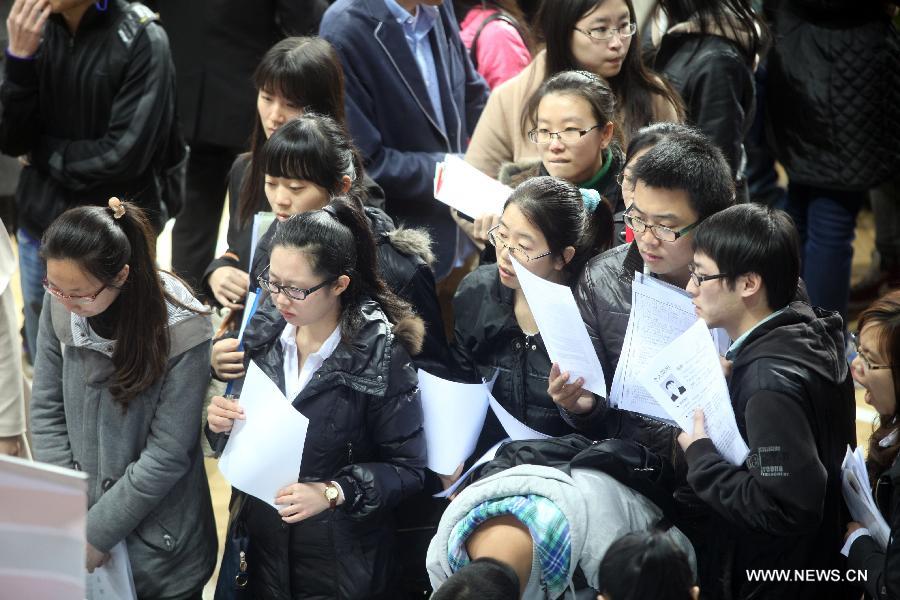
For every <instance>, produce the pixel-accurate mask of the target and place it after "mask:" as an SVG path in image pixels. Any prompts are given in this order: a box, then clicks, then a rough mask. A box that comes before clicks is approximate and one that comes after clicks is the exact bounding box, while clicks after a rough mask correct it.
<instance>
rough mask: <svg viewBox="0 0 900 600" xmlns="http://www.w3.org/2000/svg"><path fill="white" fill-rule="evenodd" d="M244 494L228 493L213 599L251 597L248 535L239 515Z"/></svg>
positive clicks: (236, 599) (244, 500) (230, 599)
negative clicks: (227, 516)
mask: <svg viewBox="0 0 900 600" xmlns="http://www.w3.org/2000/svg"><path fill="white" fill-rule="evenodd" d="M246 500H247V495H246V494H244V493H243V492H239V491H237V490H235V491H234V492H233V493H232V496H231V502H230V503H229V507H228V512H229V518H228V532H227V533H226V535H225V550H224V552H223V553H222V564H221V566H220V567H219V578H218V579H217V580H216V594H215V596H214V600H242V599H244V598H249V597H250V588H249V585H248V584H249V583H250V579H249V576H248V573H247V550H248V548H249V546H250V536H249V535H247V528H246V525H245V524H244V520H243V519H242V518H241V509H243V507H244V503H245V502H246Z"/></svg>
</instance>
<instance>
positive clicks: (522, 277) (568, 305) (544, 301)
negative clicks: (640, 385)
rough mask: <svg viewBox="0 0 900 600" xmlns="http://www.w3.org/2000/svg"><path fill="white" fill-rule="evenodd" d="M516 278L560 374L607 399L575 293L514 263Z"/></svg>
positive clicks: (603, 382) (601, 372) (514, 260)
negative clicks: (565, 373) (580, 381)
mask: <svg viewBox="0 0 900 600" xmlns="http://www.w3.org/2000/svg"><path fill="white" fill-rule="evenodd" d="M511 261H512V264H513V269H514V270H515V272H516V278H518V280H519V285H520V286H521V287H522V293H523V294H525V300H526V301H527V302H528V308H529V309H531V314H532V315H533V316H534V320H535V322H536V323H537V325H538V330H540V332H541V338H543V340H544V345H545V346H547V354H548V355H549V356H550V360H552V361H553V362H555V363H557V364H558V365H559V368H560V371H561V372H566V371H568V372H569V381H570V382H571V381H575V380H576V379H578V378H579V377H583V378H584V389H586V390H589V391H591V392H594V393H595V394H597V395H598V396H602V397H605V396H606V379H605V378H604V376H603V368H602V367H601V366H600V361H599V360H598V359H597V353H596V351H595V350H594V345H593V344H592V343H591V338H590V336H588V332H587V328H586V327H585V326H584V321H583V320H582V318H581V312H580V311H579V310H578V304H576V302H575V297H574V296H573V295H572V290H570V289H569V288H568V287H566V286H564V285H559V284H557V283H553V282H552V281H547V280H546V279H541V278H540V277H538V276H537V275H535V274H533V273H532V272H531V271H529V270H528V269H527V268H525V267H523V266H522V265H521V264H519V262H518V261H516V259H515V258H512V259H511Z"/></svg>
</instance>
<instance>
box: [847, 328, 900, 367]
mask: <svg viewBox="0 0 900 600" xmlns="http://www.w3.org/2000/svg"><path fill="white" fill-rule="evenodd" d="M850 339H851V340H853V345H854V346H856V355H857V356H859V358H860V359H862V364H863V373H865V372H866V371H882V370H884V369H893V368H894V365H873V364H872V361H870V360H869V357H867V356H866V355H865V354H863V353H862V352H860V350H859V332H858V331H854V332H852V333H851V334H850Z"/></svg>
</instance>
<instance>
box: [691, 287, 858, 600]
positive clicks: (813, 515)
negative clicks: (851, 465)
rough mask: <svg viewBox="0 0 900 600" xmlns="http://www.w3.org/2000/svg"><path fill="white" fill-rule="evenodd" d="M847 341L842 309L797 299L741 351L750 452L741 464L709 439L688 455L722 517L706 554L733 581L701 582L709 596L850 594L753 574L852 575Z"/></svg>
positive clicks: (737, 395) (737, 398) (738, 364)
mask: <svg viewBox="0 0 900 600" xmlns="http://www.w3.org/2000/svg"><path fill="white" fill-rule="evenodd" d="M843 339H844V338H843V331H842V322H841V318H840V316H839V315H838V314H837V313H831V312H826V311H823V310H821V309H814V308H811V307H810V306H809V305H808V304H805V303H802V302H793V303H791V304H790V305H789V306H788V307H787V308H785V309H784V310H783V311H782V312H780V313H778V314H777V315H775V316H774V317H773V318H771V319H770V320H769V321H766V322H765V323H762V324H760V325H759V326H758V327H757V328H756V329H755V330H753V331H752V332H751V333H750V335H749V336H748V337H747V339H746V340H745V341H744V342H743V344H742V345H741V346H740V347H739V348H738V349H737V350H736V351H735V352H734V356H733V357H732V360H733V361H734V364H733V371H732V375H731V380H730V382H729V386H728V387H729V392H730V394H731V403H732V406H733V407H734V413H735V418H736V419H737V425H738V429H739V430H740V432H741V435H742V436H743V438H744V439H745V441H746V442H747V445H748V446H749V447H750V455H749V457H748V458H747V460H746V462H745V463H744V464H743V465H741V466H735V465H732V464H730V463H729V462H727V461H726V460H725V459H724V458H723V457H722V456H721V455H720V454H719V453H718V452H717V451H716V449H715V447H714V446H713V444H712V442H711V441H710V440H709V439H701V440H698V441H697V442H695V443H694V444H692V445H691V446H690V447H689V448H688V449H687V451H686V452H685V458H686V460H687V463H688V482H689V483H690V485H691V487H692V488H693V489H694V490H695V491H696V493H697V495H698V496H699V497H700V498H701V499H702V500H703V501H705V502H706V503H707V504H709V505H710V507H712V508H713V509H714V510H715V512H716V513H718V515H719V517H721V518H722V519H721V521H719V522H718V523H717V524H716V526H715V527H713V528H710V529H711V531H712V530H714V531H715V533H713V534H712V535H711V536H710V538H709V539H708V542H709V543H707V544H705V545H704V547H701V548H698V551H699V552H700V553H701V554H702V555H705V556H701V557H700V559H701V560H704V559H706V560H708V561H709V560H712V561H714V562H715V563H716V564H717V566H718V567H719V569H718V573H719V574H720V575H724V578H723V579H719V578H718V577H717V578H716V580H714V581H701V586H703V585H704V584H706V585H705V587H703V588H702V589H704V591H705V597H709V598H717V597H735V598H767V599H768V598H790V599H792V600H793V599H796V598H843V597H847V593H846V590H845V588H844V587H843V586H842V585H841V584H839V583H835V582H826V583H823V584H821V585H816V584H814V583H811V582H808V581H807V582H804V581H799V580H798V578H797V577H795V574H794V573H793V572H792V573H791V576H792V581H791V582H790V583H784V582H781V583H772V582H755V581H748V576H747V574H746V571H745V570H746V569H790V570H792V571H793V569H800V570H806V569H841V571H843V568H844V565H843V559H842V557H841V556H840V555H839V554H838V550H839V549H840V547H841V539H842V535H843V532H844V526H845V524H846V522H847V521H848V520H849V519H847V518H846V516H845V515H844V510H843V501H842V498H841V481H840V468H841V461H842V459H843V456H844V452H845V450H846V447H847V444H850V445H851V446H856V432H855V404H854V395H853V382H852V380H851V378H850V370H849V367H848V364H847V361H846V359H845V358H844V352H843V348H844V343H843ZM841 576H843V572H841ZM715 584H719V585H722V584H724V587H725V590H724V593H722V592H723V590H721V589H714V588H715V587H716V585H715ZM858 595H859V594H858V592H857V593H856V596H857V597H858ZM851 597H852V595H851Z"/></svg>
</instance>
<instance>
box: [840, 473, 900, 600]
mask: <svg viewBox="0 0 900 600" xmlns="http://www.w3.org/2000/svg"><path fill="white" fill-rule="evenodd" d="M875 501H876V502H877V503H878V508H879V509H880V510H881V514H882V515H884V518H885V520H886V521H887V522H888V524H889V525H890V526H891V540H890V542H889V543H888V547H887V552H885V551H884V550H883V549H882V548H881V546H879V545H878V542H876V541H875V540H874V539H873V538H872V537H870V536H867V535H864V536H861V537H860V538H858V539H857V540H856V541H855V542H853V546H851V547H850V556H848V557H847V567H848V568H850V569H857V570H863V571H867V572H868V578H867V579H866V582H865V588H866V592H868V594H869V596H871V597H872V598H875V600H894V599H895V598H900V460H898V459H897V458H895V459H894V464H892V465H891V468H890V469H888V470H887V471H885V472H884V473H882V474H881V475H880V476H879V477H878V480H877V481H876V483H875Z"/></svg>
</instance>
